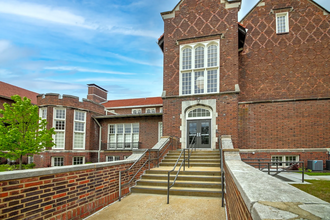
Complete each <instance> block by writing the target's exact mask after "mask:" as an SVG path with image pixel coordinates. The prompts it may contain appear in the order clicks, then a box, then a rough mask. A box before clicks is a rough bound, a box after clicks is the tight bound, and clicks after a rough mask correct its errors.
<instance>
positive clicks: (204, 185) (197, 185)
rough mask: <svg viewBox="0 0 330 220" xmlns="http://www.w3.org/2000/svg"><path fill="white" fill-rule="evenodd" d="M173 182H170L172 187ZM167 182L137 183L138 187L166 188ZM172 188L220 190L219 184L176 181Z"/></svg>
mask: <svg viewBox="0 0 330 220" xmlns="http://www.w3.org/2000/svg"><path fill="white" fill-rule="evenodd" d="M172 183H173V182H170V184H171V185H172ZM167 184H168V183H167V180H148V179H142V180H139V181H138V182H137V185H138V186H167ZM173 187H187V188H189V187H190V188H215V189H220V188H221V182H214V181H203V182H199V181H182V180H177V181H175V184H174V186H173Z"/></svg>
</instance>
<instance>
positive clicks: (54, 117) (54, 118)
mask: <svg viewBox="0 0 330 220" xmlns="http://www.w3.org/2000/svg"><path fill="white" fill-rule="evenodd" d="M56 110H64V112H65V119H58V118H56ZM56 121H64V130H56ZM65 127H66V108H63V107H54V108H53V128H54V129H55V132H56V133H58V132H59V133H63V135H64V137H63V139H64V140H63V141H64V144H63V147H57V146H56V145H54V147H53V148H52V149H65V136H66V135H65V133H66V129H65ZM55 136H56V134H55V135H53V140H54V143H55ZM55 144H56V143H55Z"/></svg>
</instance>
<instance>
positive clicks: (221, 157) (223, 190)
mask: <svg viewBox="0 0 330 220" xmlns="http://www.w3.org/2000/svg"><path fill="white" fill-rule="evenodd" d="M219 151H220V172H221V200H222V202H221V206H222V207H224V206H225V203H224V200H225V169H224V166H223V149H222V142H221V137H219Z"/></svg>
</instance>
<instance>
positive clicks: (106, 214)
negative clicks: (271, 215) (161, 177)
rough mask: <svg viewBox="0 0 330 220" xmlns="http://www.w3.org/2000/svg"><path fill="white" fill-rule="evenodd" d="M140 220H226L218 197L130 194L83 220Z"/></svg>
mask: <svg viewBox="0 0 330 220" xmlns="http://www.w3.org/2000/svg"><path fill="white" fill-rule="evenodd" d="M105 219H115V220H117V219H118V220H119V219H123V220H127V219H141V220H142V219H143V220H149V219H150V220H162V219H175V220H186V219H194V220H199V219H200V220H202V219H203V220H204V219H207V220H213V219H214V220H221V219H226V214H225V209H224V208H222V207H221V198H209V197H188V196H170V204H166V195H153V194H131V195H129V196H127V197H125V198H123V199H122V201H121V202H116V203H113V204H111V205H110V206H108V207H106V208H105V209H103V210H101V211H99V212H97V213H95V214H94V215H92V216H90V217H88V218H86V220H105Z"/></svg>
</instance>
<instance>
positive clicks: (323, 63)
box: [239, 0, 330, 101]
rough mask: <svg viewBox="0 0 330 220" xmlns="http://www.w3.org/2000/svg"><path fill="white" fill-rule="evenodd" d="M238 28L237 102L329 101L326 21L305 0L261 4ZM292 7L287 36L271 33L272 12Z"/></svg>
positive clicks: (329, 48)
mask: <svg viewBox="0 0 330 220" xmlns="http://www.w3.org/2000/svg"><path fill="white" fill-rule="evenodd" d="M264 2H265V3H266V6H262V7H256V8H255V9H254V11H253V12H252V13H251V14H250V15H249V16H247V17H246V18H245V19H244V21H243V24H244V25H245V26H246V27H247V29H248V34H247V38H246V45H245V48H244V51H243V53H242V54H241V56H240V81H239V83H240V88H241V91H242V92H241V96H240V100H241V101H256V100H268V99H288V98H312V97H329V96H330V76H329V75H330V71H329V69H330V66H329V65H330V18H329V15H327V16H326V15H324V14H323V11H322V10H321V9H319V8H318V7H317V6H315V5H314V4H312V3H311V2H310V1H309V0H300V1H297V0H290V1H287V0H277V1H271V0H264ZM283 7H292V8H293V11H290V10H289V9H287V10H275V13H276V12H286V11H288V12H289V27H290V31H289V33H288V34H282V35H277V34H276V20H275V14H273V13H270V12H271V9H277V8H283Z"/></svg>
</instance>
